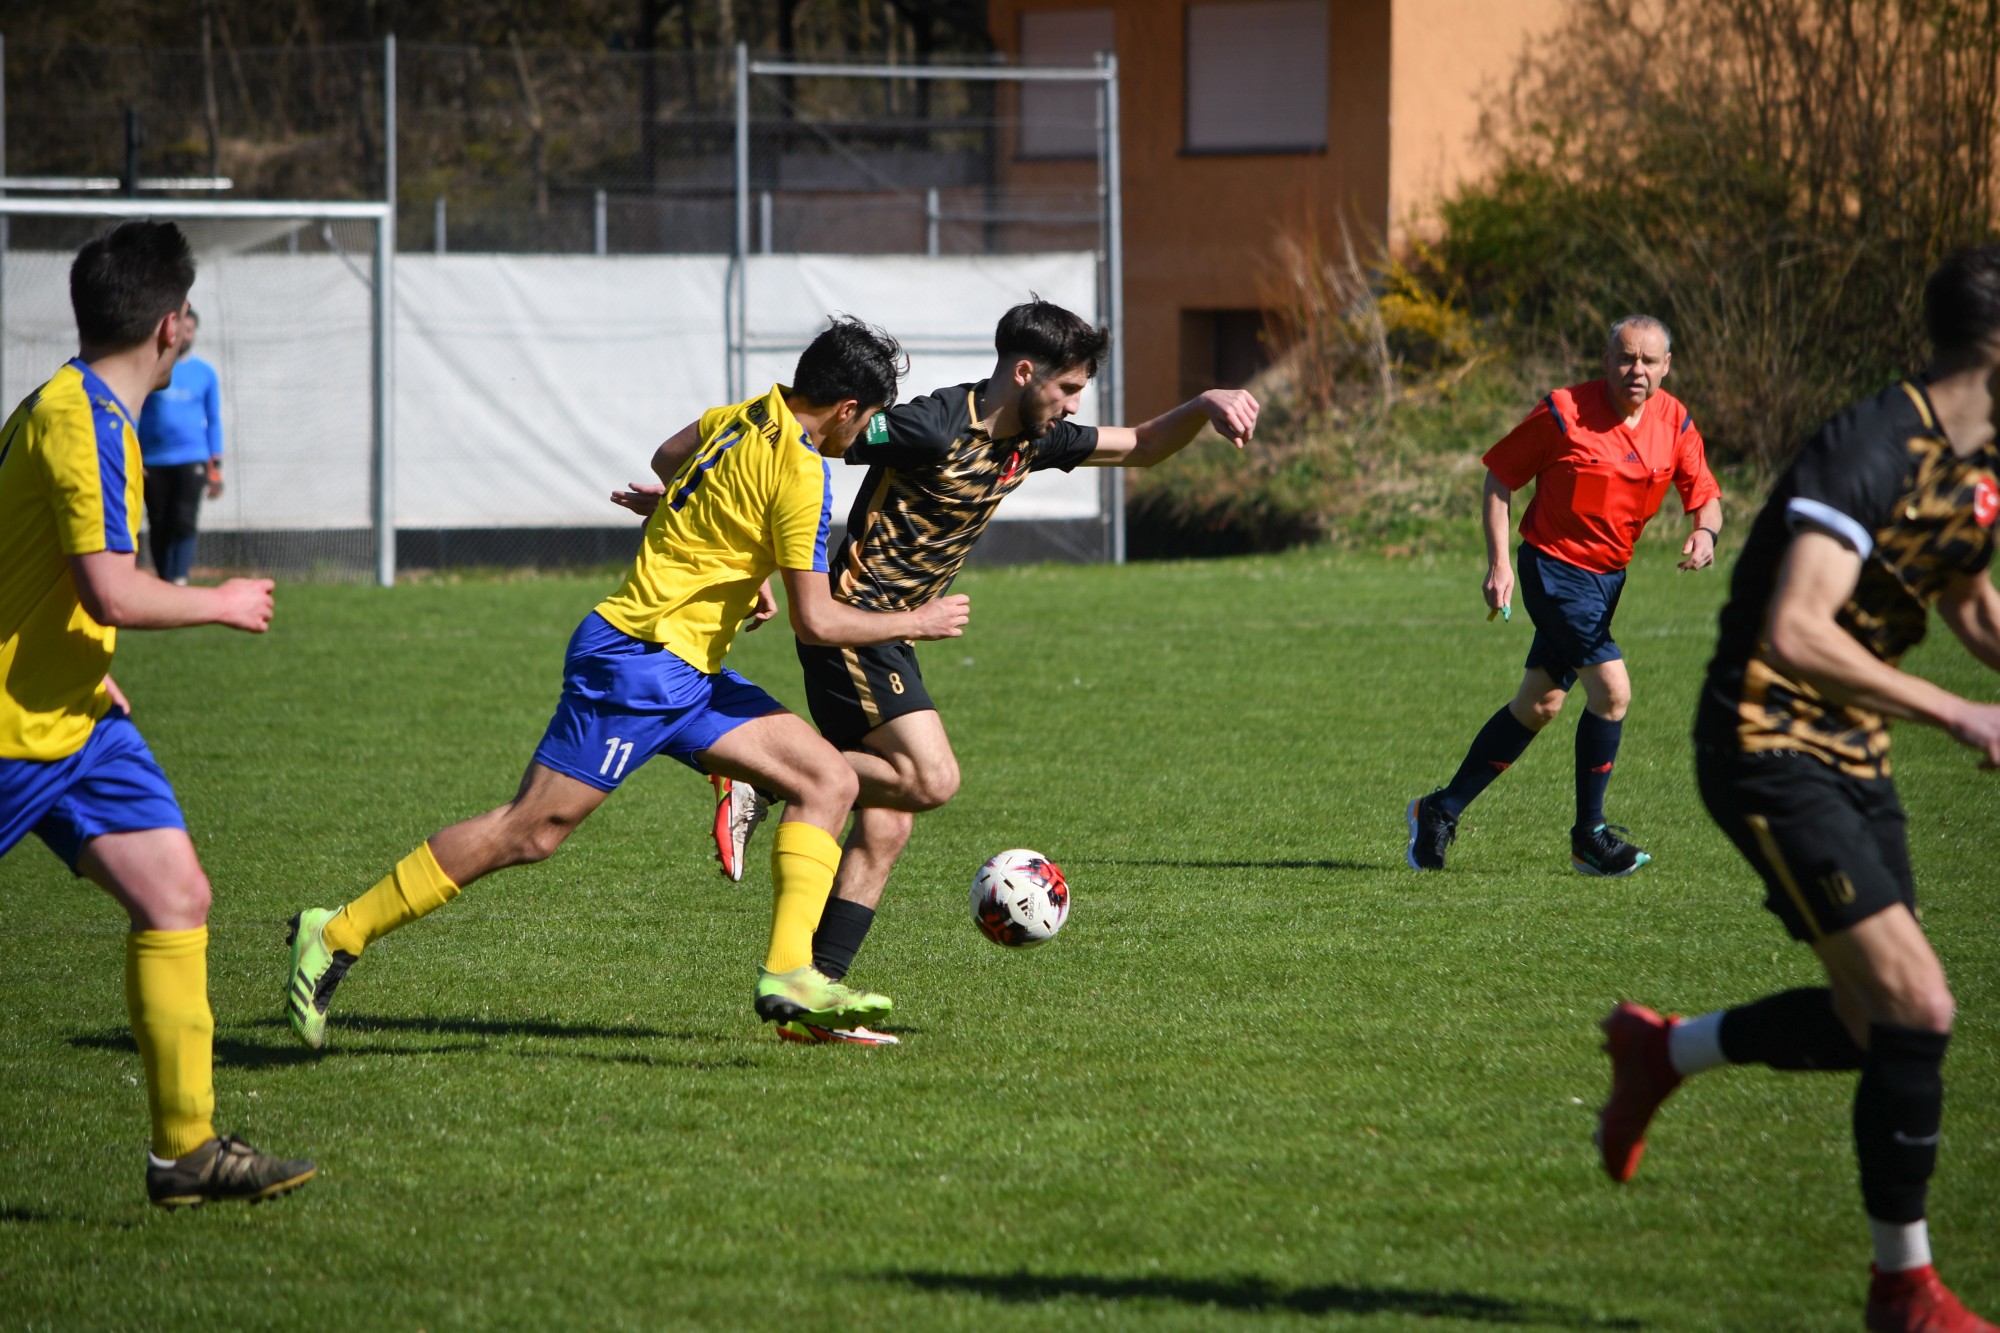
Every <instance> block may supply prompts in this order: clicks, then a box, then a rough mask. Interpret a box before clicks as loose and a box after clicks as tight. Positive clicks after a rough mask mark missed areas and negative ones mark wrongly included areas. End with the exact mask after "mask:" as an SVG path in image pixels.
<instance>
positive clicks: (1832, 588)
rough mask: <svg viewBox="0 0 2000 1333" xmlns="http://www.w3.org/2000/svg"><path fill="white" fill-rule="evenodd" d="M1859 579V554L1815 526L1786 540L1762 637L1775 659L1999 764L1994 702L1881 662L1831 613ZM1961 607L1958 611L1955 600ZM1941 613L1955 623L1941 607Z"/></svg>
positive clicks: (1844, 699)
mask: <svg viewBox="0 0 2000 1333" xmlns="http://www.w3.org/2000/svg"><path fill="white" fill-rule="evenodd" d="M1860 579H1861V556H1860V555H1859V554H1857V553H1856V552H1855V550H1854V549H1853V548H1852V547H1850V546H1848V545H1847V544H1846V543H1844V542H1843V541H1841V540H1840V539H1839V538H1837V537H1835V536H1833V535H1831V534H1830V533H1828V532H1825V531H1822V530H1820V529H1818V528H1811V527H1808V528H1802V529H1800V531H1799V534H1798V536H1796V537H1795V538H1793V539H1792V545H1791V549H1790V550H1789V551H1787V552H1786V554H1785V563H1784V565H1783V566H1782V567H1781V568H1780V569H1779V571H1778V586H1777V588H1776V590H1775V591H1774V592H1773V593H1772V596H1771V609H1770V613H1769V616H1768V618H1767V619H1766V621H1765V626H1764V638H1765V641H1766V642H1767V643H1769V644H1770V645H1771V655H1772V656H1773V657H1774V658H1775V659H1777V664H1778V665H1779V666H1781V667H1783V668H1784V669H1785V670H1786V671H1788V672H1790V673H1791V674H1793V675H1795V676H1797V677H1798V678H1799V679H1800V680H1802V681H1804V682H1805V683H1806V684H1808V685H1810V686H1812V687H1813V688H1814V689H1815V690H1817V691H1819V693H1820V694H1821V695H1822V696H1824V697H1825V698H1828V699H1831V700H1833V701H1834V702H1836V703H1843V704H1851V705H1853V706H1854V707H1856V708H1865V709H1867V710H1868V711H1869V712H1871V713H1881V714H1883V715H1884V716H1887V717H1899V718H1907V719H1909V720H1910V721H1912V722H1922V723H1925V724H1927V725H1929V726H1933V727H1938V728H1940V729H1942V730H1944V731H1947V732H1950V733H1951V736H1952V738H1953V739H1954V740H1956V741H1957V742H1958V743H1959V744H1961V745H1965V746H1968V747H1970V748H1971V749H1974V750H1977V751H1979V753H1980V756H1981V758H1980V767H1981V768H1995V767H2000V706H1995V705H1993V704H1979V703H1973V702H1972V701H1970V700H1968V699H1961V698H1959V697H1958V696H1957V695H1955V694H1953V693H1951V692H1950V691H1949V690H1945V689H1941V688H1940V687H1938V686H1936V685H1933V684H1931V683H1930V682H1929V681H1927V680H1924V679H1923V678H1922V677H1920V676H1912V675H1910V674H1909V673H1908V672H1905V671H1899V670H1897V669H1896V668H1895V667H1892V666H1890V665H1889V664H1888V663H1887V662H1884V661H1882V660H1881V659H1880V658H1878V657H1876V656H1875V655H1874V654H1873V653H1871V652H1869V651H1868V650H1867V649H1866V648H1863V647H1862V646H1861V644H1860V643H1859V642H1858V641H1857V640H1856V639H1855V638H1854V636H1853V635H1851V634H1849V633H1848V632H1847V631H1846V630H1844V629H1842V628H1841V627H1840V623H1839V621H1838V620H1837V619H1836V618H1835V617H1837V616H1838V615H1839V614H1840V608H1841V607H1843V606H1845V605H1846V604H1847V599H1848V598H1849V597H1851V596H1853V595H1854V586H1855V584H1856V583H1858V582H1859V581H1860ZM1959 609H1960V610H1961V611H1963V610H1965V609H1966V608H1965V607H1964V605H1963V603H1962V602H1961V604H1960V608H1959ZM1946 620H1947V621H1948V622H1950V623H1952V625H1953V628H1954V629H1956V628H1957V622H1956V621H1953V619H1952V615H1951V614H1950V613H1947V615H1946Z"/></svg>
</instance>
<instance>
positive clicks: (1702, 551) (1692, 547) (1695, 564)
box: [1681, 528, 1715, 570]
mask: <svg viewBox="0 0 2000 1333" xmlns="http://www.w3.org/2000/svg"><path fill="white" fill-rule="evenodd" d="M1714 563H1715V538H1713V537H1711V536H1709V535H1708V529H1707V528H1696V529H1695V530H1694V531H1693V532H1690V533H1689V534H1688V539H1687V540H1686V541H1684V542H1682V543H1681V568H1682V569H1686V570H1696V569H1707V568H1708V567H1709V566H1710V565H1712V564H1714Z"/></svg>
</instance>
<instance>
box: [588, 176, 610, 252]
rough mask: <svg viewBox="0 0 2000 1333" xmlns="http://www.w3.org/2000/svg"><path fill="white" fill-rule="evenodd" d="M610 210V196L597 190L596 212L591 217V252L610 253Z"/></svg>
mask: <svg viewBox="0 0 2000 1333" xmlns="http://www.w3.org/2000/svg"><path fill="white" fill-rule="evenodd" d="M610 211H611V204H610V197H609V196H608V195H606V194H605V193H604V191H602V190H599V191H598V192H597V199H596V212H595V214H594V215H593V217H592V227H591V242H592V249H591V253H592V254H599V255H608V254H610V253H611V218H610Z"/></svg>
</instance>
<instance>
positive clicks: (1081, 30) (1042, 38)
mask: <svg viewBox="0 0 2000 1333" xmlns="http://www.w3.org/2000/svg"><path fill="white" fill-rule="evenodd" d="M1111 34H1112V14H1111V11H1110V10H1108V9H1046V10H1038V11H1030V12H1029V13H1026V14H1023V15H1021V63H1022V64H1023V65H1073V66H1082V67H1086V68H1088V67H1090V66H1093V65H1095V64H1096V63H1097V53H1098V52H1099V51H1109V50H1111V49H1112V44H1111ZM1097 87H1098V85H1096V84H1094V83H1027V84H1022V85H1021V156H1022V157H1096V156H1097Z"/></svg>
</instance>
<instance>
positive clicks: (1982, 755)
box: [1946, 703, 2000, 770]
mask: <svg viewBox="0 0 2000 1333" xmlns="http://www.w3.org/2000/svg"><path fill="white" fill-rule="evenodd" d="M1946 730H1948V731H1949V732H1951V738H1952V739H1953V740H1955V741H1957V742H1958V743H1959V744H1960V745H1963V746H1965V747H1966V748H1968V749H1972V750H1977V751H1979V766H1980V767H1981V768H1984V769H1988V770H1991V769H1996V768H2000V704H1975V703H1968V704H1966V705H1965V711H1964V712H1962V713H1961V714H1959V715H1958V716H1957V717H1954V718H1953V719H1951V721H1950V723H1949V724H1947V726H1946Z"/></svg>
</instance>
